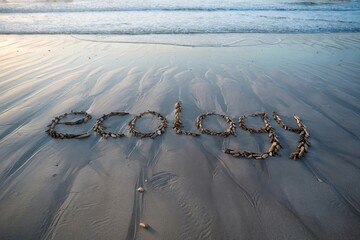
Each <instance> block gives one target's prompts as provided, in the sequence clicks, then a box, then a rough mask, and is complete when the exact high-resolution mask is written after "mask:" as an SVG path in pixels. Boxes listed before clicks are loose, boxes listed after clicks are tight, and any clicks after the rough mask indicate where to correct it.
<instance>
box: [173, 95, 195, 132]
mask: <svg viewBox="0 0 360 240" xmlns="http://www.w3.org/2000/svg"><path fill="white" fill-rule="evenodd" d="M181 109H182V107H181V102H180V101H177V102H176V103H175V121H174V124H173V129H174V130H175V133H176V134H179V135H181V134H184V135H189V136H193V137H197V136H200V134H199V133H196V132H191V131H184V130H182V129H181V127H182V121H181Z"/></svg>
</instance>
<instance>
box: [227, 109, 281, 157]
mask: <svg viewBox="0 0 360 240" xmlns="http://www.w3.org/2000/svg"><path fill="white" fill-rule="evenodd" d="M249 116H250V117H257V116H260V117H261V119H262V120H263V122H264V127H262V128H258V129H257V128H252V127H248V126H247V125H246V124H245V123H244V120H245V119H246V118H247V117H246V116H241V117H239V121H238V124H239V127H240V128H241V129H243V130H245V131H249V132H251V133H268V135H269V141H270V144H271V145H270V147H269V149H268V151H267V152H260V153H257V152H247V151H236V150H233V149H230V148H227V149H225V150H224V152H225V153H226V154H230V155H231V156H233V157H243V158H248V159H251V158H252V159H257V160H261V159H265V158H267V157H269V156H274V155H276V154H277V153H278V151H279V150H280V147H281V145H280V142H279V138H278V136H276V134H275V132H274V129H273V127H272V126H271V125H270V123H269V118H268V116H267V114H266V113H264V112H257V113H255V114H251V115H249Z"/></svg>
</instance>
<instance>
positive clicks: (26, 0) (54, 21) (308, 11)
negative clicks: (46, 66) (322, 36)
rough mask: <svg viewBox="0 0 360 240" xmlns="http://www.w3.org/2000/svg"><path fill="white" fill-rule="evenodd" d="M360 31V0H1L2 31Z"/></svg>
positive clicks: (145, 33) (149, 32) (52, 32)
mask: <svg viewBox="0 0 360 240" xmlns="http://www.w3.org/2000/svg"><path fill="white" fill-rule="evenodd" d="M359 31H360V0H353V1H345V0H343V1H329V0H328V1H326V0H320V1H319V0H312V1H306V0H302V1H301V0H267V1H265V0H253V1H250V0H224V1H221V0H142V1H141V0H64V1H56V0H47V1H46V0H20V1H18V0H0V33H16V34H48V33H51V34H56V33H58V34H123V35H148V34H195V33H205V34H208V33H317V32H359Z"/></svg>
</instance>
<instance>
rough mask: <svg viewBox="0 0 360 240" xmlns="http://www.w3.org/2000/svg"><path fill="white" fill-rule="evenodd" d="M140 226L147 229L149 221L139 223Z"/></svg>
mask: <svg viewBox="0 0 360 240" xmlns="http://www.w3.org/2000/svg"><path fill="white" fill-rule="evenodd" d="M139 226H140V227H142V228H145V229H147V228H149V227H150V226H149V224H147V223H139Z"/></svg>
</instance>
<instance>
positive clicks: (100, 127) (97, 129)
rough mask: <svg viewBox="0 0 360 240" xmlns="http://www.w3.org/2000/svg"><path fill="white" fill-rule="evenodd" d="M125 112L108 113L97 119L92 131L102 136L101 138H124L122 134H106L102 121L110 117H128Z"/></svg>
mask: <svg viewBox="0 0 360 240" xmlns="http://www.w3.org/2000/svg"><path fill="white" fill-rule="evenodd" d="M128 114H129V113H127V112H110V113H108V114H104V115H103V116H102V117H101V118H98V119H97V120H96V122H95V124H94V126H93V130H94V131H95V132H96V133H97V134H99V135H100V136H102V137H103V138H108V137H112V138H121V137H125V134H123V133H115V132H107V131H105V129H106V127H105V126H104V121H105V120H106V119H108V118H109V117H111V116H125V115H128Z"/></svg>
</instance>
